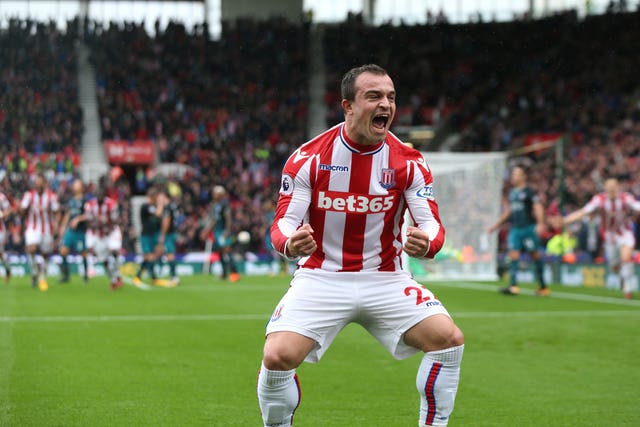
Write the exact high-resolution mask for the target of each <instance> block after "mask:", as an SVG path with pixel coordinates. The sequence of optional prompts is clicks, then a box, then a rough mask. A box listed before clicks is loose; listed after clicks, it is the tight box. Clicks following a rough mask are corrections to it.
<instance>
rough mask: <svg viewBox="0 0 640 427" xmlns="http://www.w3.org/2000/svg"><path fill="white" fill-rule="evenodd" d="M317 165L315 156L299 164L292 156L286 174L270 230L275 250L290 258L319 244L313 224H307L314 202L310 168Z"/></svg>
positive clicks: (281, 183)
mask: <svg viewBox="0 0 640 427" xmlns="http://www.w3.org/2000/svg"><path fill="white" fill-rule="evenodd" d="M314 167H315V160H314V158H313V156H311V157H310V158H309V159H308V160H307V161H306V162H304V163H303V162H298V163H297V164H296V163H293V162H292V160H291V157H290V158H289V160H288V161H287V164H286V165H285V167H284V170H283V173H282V178H281V181H280V197H279V199H278V204H277V206H276V214H275V218H274V220H273V224H272V225H271V230H270V232H271V241H272V242H273V247H274V249H275V250H276V251H277V252H279V253H280V254H282V255H284V256H285V257H287V258H289V259H292V258H297V257H300V256H308V255H311V254H312V253H313V252H315V250H316V249H317V247H318V246H317V244H316V242H315V239H314V237H313V228H312V227H311V225H309V224H304V225H303V223H304V220H305V218H306V216H307V213H308V211H309V205H310V204H311V184H310V180H309V171H310V170H312V169H313V168H314Z"/></svg>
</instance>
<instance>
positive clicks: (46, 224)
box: [20, 189, 60, 234]
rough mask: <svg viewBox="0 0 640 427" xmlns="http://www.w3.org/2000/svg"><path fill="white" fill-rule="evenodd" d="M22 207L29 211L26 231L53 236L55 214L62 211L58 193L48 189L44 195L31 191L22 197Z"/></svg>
mask: <svg viewBox="0 0 640 427" xmlns="http://www.w3.org/2000/svg"><path fill="white" fill-rule="evenodd" d="M20 207H21V208H22V209H24V210H27V222H26V229H28V230H35V231H40V232H41V233H43V234H53V213H54V212H57V211H58V210H59V209H60V204H59V203H58V196H57V195H56V193H54V192H53V191H51V190H48V189H46V190H44V191H43V192H42V194H40V193H38V192H37V191H36V190H29V191H27V192H26V193H24V195H23V196H22V201H21V202H20Z"/></svg>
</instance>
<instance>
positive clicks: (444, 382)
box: [416, 345, 464, 426]
mask: <svg viewBox="0 0 640 427" xmlns="http://www.w3.org/2000/svg"><path fill="white" fill-rule="evenodd" d="M463 351H464V345H459V346H457V347H451V348H447V349H445V350H438V351H430V352H428V353H425V354H424V357H423V358H422V362H421V363H420V368H418V375H417V376H416V387H418V392H419V393H420V419H419V425H421V426H446V425H447V423H448V422H449V416H450V415H451V412H453V404H454V402H455V399H456V392H457V391H458V380H459V379H460V363H461V362H462V353H463Z"/></svg>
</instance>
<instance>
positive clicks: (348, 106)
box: [341, 99, 353, 115]
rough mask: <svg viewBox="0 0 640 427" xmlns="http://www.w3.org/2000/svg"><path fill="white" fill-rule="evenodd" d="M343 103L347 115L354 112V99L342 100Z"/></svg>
mask: <svg viewBox="0 0 640 427" xmlns="http://www.w3.org/2000/svg"><path fill="white" fill-rule="evenodd" d="M341 105H342V110H343V111H344V114H345V115H349V114H351V113H352V112H353V106H352V101H349V100H348V99H343V100H342V102H341Z"/></svg>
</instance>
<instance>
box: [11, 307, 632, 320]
mask: <svg viewBox="0 0 640 427" xmlns="http://www.w3.org/2000/svg"><path fill="white" fill-rule="evenodd" d="M452 315H453V317H454V318H472V319H483V318H501V317H551V316H555V317H620V316H640V310H582V311H566V310H565V311H548V310H547V311H489V312H484V311H480V312H460V313H456V312H454V313H452ZM269 316H270V315H269V314H167V315H113V316H15V317H13V316H5V317H0V323H54V322H59V323H108V322H178V321H182V322H184V321H188V322H191V321H239V320H263V321H265V322H266V321H267V320H268V319H269Z"/></svg>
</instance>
